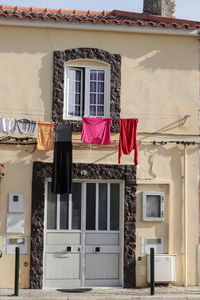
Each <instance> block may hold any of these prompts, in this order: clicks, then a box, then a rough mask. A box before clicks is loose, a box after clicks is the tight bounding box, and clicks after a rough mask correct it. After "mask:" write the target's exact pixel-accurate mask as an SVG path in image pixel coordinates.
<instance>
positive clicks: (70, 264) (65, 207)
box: [43, 181, 123, 288]
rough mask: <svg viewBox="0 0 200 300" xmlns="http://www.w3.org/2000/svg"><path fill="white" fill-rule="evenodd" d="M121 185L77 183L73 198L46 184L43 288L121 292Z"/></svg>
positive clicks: (114, 182) (91, 182) (74, 185)
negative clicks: (113, 289)
mask: <svg viewBox="0 0 200 300" xmlns="http://www.w3.org/2000/svg"><path fill="white" fill-rule="evenodd" d="M122 194H123V193H122V184H121V182H119V181H109V182H108V181H75V182H73V191H72V194H71V195H66V194H63V195H55V194H52V193H51V182H48V181H47V182H46V183H45V232H44V279H43V280H44V281H43V287H44V288H76V287H90V286H91V287H92V286H122V273H123V272H122V265H123V261H122V260H123V251H122V249H123V248H122V244H123V241H122V223H123V219H122V216H123V197H122Z"/></svg>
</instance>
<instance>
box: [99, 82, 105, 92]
mask: <svg viewBox="0 0 200 300" xmlns="http://www.w3.org/2000/svg"><path fill="white" fill-rule="evenodd" d="M98 92H99V93H103V92H104V82H98Z"/></svg>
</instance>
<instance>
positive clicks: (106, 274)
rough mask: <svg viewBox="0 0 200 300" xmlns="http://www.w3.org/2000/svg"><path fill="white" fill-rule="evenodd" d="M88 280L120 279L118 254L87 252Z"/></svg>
mask: <svg viewBox="0 0 200 300" xmlns="http://www.w3.org/2000/svg"><path fill="white" fill-rule="evenodd" d="M85 278H86V280H88V279H92V280H94V279H104V280H105V279H119V257H118V254H113V253H110V254H108V253H103V254H100V253H98V254H86V276H85Z"/></svg>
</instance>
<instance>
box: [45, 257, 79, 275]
mask: <svg viewBox="0 0 200 300" xmlns="http://www.w3.org/2000/svg"><path fill="white" fill-rule="evenodd" d="M46 279H54V280H56V279H62V280H63V279H80V254H71V253H66V252H55V253H48V254H47V268H46Z"/></svg>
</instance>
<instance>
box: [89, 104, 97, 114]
mask: <svg viewBox="0 0 200 300" xmlns="http://www.w3.org/2000/svg"><path fill="white" fill-rule="evenodd" d="M90 116H96V106H92V105H90Z"/></svg>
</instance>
